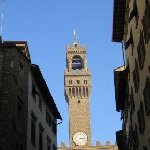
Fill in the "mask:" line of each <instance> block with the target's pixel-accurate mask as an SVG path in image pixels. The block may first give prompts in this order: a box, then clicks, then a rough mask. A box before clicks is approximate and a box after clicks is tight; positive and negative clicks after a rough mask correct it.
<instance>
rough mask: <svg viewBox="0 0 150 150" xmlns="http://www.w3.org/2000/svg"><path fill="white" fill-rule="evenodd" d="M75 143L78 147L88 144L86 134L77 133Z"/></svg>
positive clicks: (74, 137)
mask: <svg viewBox="0 0 150 150" xmlns="http://www.w3.org/2000/svg"><path fill="white" fill-rule="evenodd" d="M73 142H74V143H75V144H76V145H77V146H83V145H85V144H86V142H87V135H86V133H84V132H77V133H76V134H75V135H74V136H73Z"/></svg>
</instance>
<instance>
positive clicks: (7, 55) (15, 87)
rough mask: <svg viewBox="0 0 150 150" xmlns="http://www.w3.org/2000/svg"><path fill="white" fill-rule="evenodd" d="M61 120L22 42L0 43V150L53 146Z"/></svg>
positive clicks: (54, 145)
mask: <svg viewBox="0 0 150 150" xmlns="http://www.w3.org/2000/svg"><path fill="white" fill-rule="evenodd" d="M57 119H61V116H60V113H59V111H58V109H57V107H56V105H55V102H54V100H53V97H52V96H51V94H50V92H49V90H48V87H47V85H46V82H45V80H44V78H43V76H42V74H41V72H40V69H39V67H38V66H37V65H32V64H31V59H30V55H29V50H28V45H27V42H25V41H14V42H12V41H4V42H1V43H0V150H9V149H13V150H32V149H36V150H48V149H54V150H55V149H56V147H57Z"/></svg>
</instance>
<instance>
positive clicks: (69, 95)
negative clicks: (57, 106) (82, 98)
mask: <svg viewBox="0 0 150 150" xmlns="http://www.w3.org/2000/svg"><path fill="white" fill-rule="evenodd" d="M69 96H71V88H69Z"/></svg>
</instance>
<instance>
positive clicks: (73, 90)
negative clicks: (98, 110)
mask: <svg viewBox="0 0 150 150" xmlns="http://www.w3.org/2000/svg"><path fill="white" fill-rule="evenodd" d="M72 95H73V97H75V88H72Z"/></svg>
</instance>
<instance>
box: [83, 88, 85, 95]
mask: <svg viewBox="0 0 150 150" xmlns="http://www.w3.org/2000/svg"><path fill="white" fill-rule="evenodd" d="M83 96H84V97H85V88H83Z"/></svg>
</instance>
